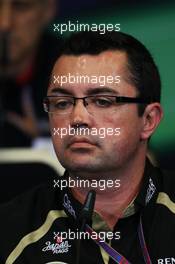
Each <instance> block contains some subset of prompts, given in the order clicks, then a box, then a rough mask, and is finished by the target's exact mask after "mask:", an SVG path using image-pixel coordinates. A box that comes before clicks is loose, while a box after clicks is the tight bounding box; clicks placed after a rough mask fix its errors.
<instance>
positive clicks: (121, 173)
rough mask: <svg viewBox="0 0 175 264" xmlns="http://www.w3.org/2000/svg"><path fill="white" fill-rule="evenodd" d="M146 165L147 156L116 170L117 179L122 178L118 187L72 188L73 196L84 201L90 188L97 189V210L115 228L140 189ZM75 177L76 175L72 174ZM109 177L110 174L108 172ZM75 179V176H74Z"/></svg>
mask: <svg viewBox="0 0 175 264" xmlns="http://www.w3.org/2000/svg"><path fill="white" fill-rule="evenodd" d="M144 167H145V158H142V159H141V158H140V159H139V160H137V161H135V162H133V161H132V164H128V165H127V166H125V168H124V169H122V168H120V169H118V170H116V171H115V175H116V176H115V179H119V180H120V186H119V187H118V188H116V187H113V188H105V189H104V190H101V189H100V188H99V187H97V188H91V187H90V188H81V187H78V188H77V187H75V188H72V194H73V196H74V197H75V198H76V199H77V200H78V201H80V202H81V203H84V201H85V197H86V195H87V193H88V191H89V190H90V189H94V190H95V191H96V202H95V210H96V211H97V212H98V214H99V215H100V216H101V217H102V218H103V219H104V220H105V221H106V223H107V225H108V226H109V228H110V229H113V228H114V226H115V224H116V223H117V221H118V219H119V218H121V217H122V215H123V212H124V211H125V209H126V208H127V206H128V205H129V204H130V203H131V201H132V200H133V199H134V198H135V197H136V195H137V194H138V192H139V190H140V186H141V183H142V179H143V173H144ZM70 177H73V178H74V177H75V175H70ZM108 178H109V174H108ZM74 179H75V178H74ZM113 179H114V178H113Z"/></svg>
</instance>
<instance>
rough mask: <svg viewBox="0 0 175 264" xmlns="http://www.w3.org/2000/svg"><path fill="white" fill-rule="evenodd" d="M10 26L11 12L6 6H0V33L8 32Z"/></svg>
mask: <svg viewBox="0 0 175 264" xmlns="http://www.w3.org/2000/svg"><path fill="white" fill-rule="evenodd" d="M11 25H12V10H11V8H10V6H9V5H8V4H0V31H1V32H8V31H10V29H11Z"/></svg>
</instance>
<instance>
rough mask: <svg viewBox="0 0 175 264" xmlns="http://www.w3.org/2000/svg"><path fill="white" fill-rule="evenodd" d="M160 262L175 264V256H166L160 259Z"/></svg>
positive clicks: (162, 263) (158, 261)
mask: <svg viewBox="0 0 175 264" xmlns="http://www.w3.org/2000/svg"><path fill="white" fill-rule="evenodd" d="M157 263H158V264H175V258H174V257H173V258H164V259H158V260H157Z"/></svg>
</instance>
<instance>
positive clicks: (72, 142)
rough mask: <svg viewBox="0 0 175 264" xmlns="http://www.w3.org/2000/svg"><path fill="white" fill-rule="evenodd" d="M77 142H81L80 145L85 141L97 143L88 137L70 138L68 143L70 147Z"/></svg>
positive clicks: (91, 143) (86, 142)
mask: <svg viewBox="0 0 175 264" xmlns="http://www.w3.org/2000/svg"><path fill="white" fill-rule="evenodd" d="M76 143H77V145H78V143H80V144H79V145H81V144H82V145H83V143H85V144H90V145H95V144H94V143H93V142H92V141H90V140H89V139H87V138H72V139H71V140H70V142H69V143H68V147H70V146H71V145H73V144H76Z"/></svg>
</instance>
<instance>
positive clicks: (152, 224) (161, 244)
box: [0, 32, 175, 264]
mask: <svg viewBox="0 0 175 264" xmlns="http://www.w3.org/2000/svg"><path fill="white" fill-rule="evenodd" d="M116 76H117V78H116ZM80 77H81V78H80ZM104 77H105V78H104ZM104 79H105V81H104ZM67 80H68V81H67ZM102 80H103V81H104V82H103V81H102ZM44 107H45V110H46V111H47V112H49V119H50V125H51V133H52V139H53V144H54V147H55V151H56V154H57V156H58V159H59V161H60V162H61V163H62V165H63V166H64V167H65V168H66V173H65V175H64V176H63V178H62V179H60V180H59V181H56V180H55V181H54V188H53V186H51V187H47V186H45V187H42V186H41V187H40V188H36V189H35V190H33V191H31V192H29V193H28V194H24V195H23V196H20V197H18V198H16V200H15V201H12V202H10V203H9V204H8V205H4V206H2V207H1V210H0V212H1V225H0V227H1V231H0V234H1V236H0V240H1V241H0V242H1V253H0V256H1V258H2V262H3V263H6V264H10V263H19V264H21V263H69V264H70V263H88V264H90V263H94V264H102V263H105V264H106V263H110V264H113V263H134V264H141V263H174V261H175V243H174V235H175V234H174V221H175V215H174V212H175V205H174V202H173V201H174V200H175V194H174V190H173V189H174V180H173V178H170V177H169V176H166V177H165V175H164V174H163V173H162V172H161V171H160V170H159V169H158V168H155V167H153V166H152V165H151V163H150V162H149V161H148V159H147V158H146V153H147V144H148V141H149V138H150V137H151V135H152V134H153V132H154V131H155V129H156V127H157V126H158V124H159V122H160V120H161V118H162V108H161V105H160V77H159V73H158V69H157V67H156V65H155V63H154V61H153V59H152V57H151V55H150V53H149V52H148V50H147V49H146V48H145V47H144V46H143V45H142V44H141V43H140V42H139V41H137V40H136V39H135V38H133V37H131V36H129V35H127V34H124V33H119V32H108V33H106V34H104V35H101V34H99V33H98V32H82V33H77V34H74V35H72V36H71V37H70V38H69V39H68V40H67V41H66V43H65V45H64V48H63V50H62V53H61V55H60V56H59V58H58V60H57V62H56V64H55V66H54V68H53V71H52V77H51V81H50V86H49V89H48V93H47V97H46V99H45V100H44ZM102 131H103V132H104V131H105V134H104V133H103V134H102V133H101V132H102ZM89 190H94V191H95V192H96V201H95V208H94V212H93V216H92V221H89V220H90V219H89V215H88V213H89V209H88V207H89V205H90V198H89V197H90V196H88V199H87V200H86V203H85V205H86V208H84V207H83V206H82V204H84V202H85V198H86V197H87V193H88V192H89ZM82 208H83V209H82ZM91 210H92V208H91ZM7 216H8V218H7ZM85 218H86V219H85ZM83 219H85V220H87V223H84V228H83V229H82V228H81V227H82V222H83ZM91 222H92V223H91ZM91 224H92V229H91V227H90V225H91ZM80 231H83V232H82V233H83V235H86V236H85V237H83V238H82V237H81V238H80ZM103 235H104V236H103Z"/></svg>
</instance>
